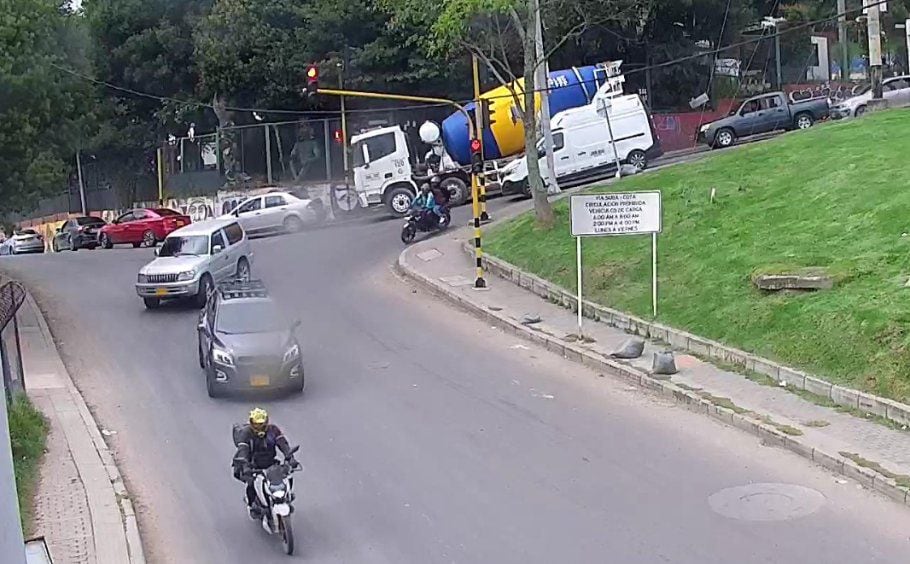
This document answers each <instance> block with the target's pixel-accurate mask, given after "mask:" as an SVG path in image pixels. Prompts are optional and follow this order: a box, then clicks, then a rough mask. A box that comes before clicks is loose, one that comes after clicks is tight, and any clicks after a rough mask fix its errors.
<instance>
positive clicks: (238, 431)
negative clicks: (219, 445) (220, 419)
mask: <svg viewBox="0 0 910 564" xmlns="http://www.w3.org/2000/svg"><path fill="white" fill-rule="evenodd" d="M244 427H245V425H243V424H242V423H234V425H233V426H232V427H231V435H232V438H233V439H234V446H235V447H236V446H237V445H239V444H240V439H242V438H243V436H242V434H243V428H244Z"/></svg>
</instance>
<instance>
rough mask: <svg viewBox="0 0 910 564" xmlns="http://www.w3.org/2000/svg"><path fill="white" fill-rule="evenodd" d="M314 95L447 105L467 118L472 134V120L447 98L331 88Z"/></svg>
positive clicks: (321, 89)
mask: <svg viewBox="0 0 910 564" xmlns="http://www.w3.org/2000/svg"><path fill="white" fill-rule="evenodd" d="M316 94H326V95H328V96H345V97H350V98H372V99H373V100H399V101H402V102H418V103H422V104H447V105H449V106H452V107H454V108H455V109H457V110H458V111H459V112H461V113H462V114H464V116H465V117H466V118H468V125H469V131H471V133H472V134H473V132H474V131H475V130H474V120H472V119H471V115H470V114H469V113H468V111H467V110H465V109H464V107H462V105H461V104H459V103H458V102H456V101H455V100H449V99H447V98H432V97H428V96H408V95H407V94H387V93H385V92H365V91H363V90H336V89H331V88H318V89H317V90H316Z"/></svg>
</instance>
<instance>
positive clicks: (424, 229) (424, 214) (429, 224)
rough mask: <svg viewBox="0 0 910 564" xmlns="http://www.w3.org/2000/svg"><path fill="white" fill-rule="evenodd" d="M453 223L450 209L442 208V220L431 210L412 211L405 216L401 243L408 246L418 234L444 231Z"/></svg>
mask: <svg viewBox="0 0 910 564" xmlns="http://www.w3.org/2000/svg"><path fill="white" fill-rule="evenodd" d="M451 223H452V216H451V215H449V208H448V207H443V208H442V220H441V221H440V217H439V216H438V215H436V214H435V213H433V212H432V211H429V210H414V209H412V210H410V211H409V212H408V215H407V216H405V222H404V226H403V227H402V228H401V242H402V243H404V244H405V245H407V244H408V243H410V242H411V241H413V240H414V237H416V236H417V232H418V231H419V232H421V233H429V232H431V231H443V230H445V229H446V228H447V227H448V226H449V225H450V224H451Z"/></svg>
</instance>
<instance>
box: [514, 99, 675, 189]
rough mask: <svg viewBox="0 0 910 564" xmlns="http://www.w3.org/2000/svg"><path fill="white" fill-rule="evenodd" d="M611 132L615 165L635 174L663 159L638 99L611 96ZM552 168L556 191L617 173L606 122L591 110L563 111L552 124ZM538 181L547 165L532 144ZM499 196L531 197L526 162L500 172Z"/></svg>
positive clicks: (591, 107) (540, 149) (540, 148)
mask: <svg viewBox="0 0 910 564" xmlns="http://www.w3.org/2000/svg"><path fill="white" fill-rule="evenodd" d="M608 111H609V116H610V127H611V128H612V130H613V138H614V140H615V143H616V151H617V152H618V153H619V160H620V161H621V163H623V164H629V165H632V166H634V167H635V168H637V169H639V170H644V169H645V168H646V167H647V166H648V163H649V162H650V161H651V160H653V159H655V158H657V157H659V156H660V155H661V154H662V151H661V149H660V140H659V139H658V138H657V134H656V133H655V132H654V128H653V126H652V124H651V118H650V116H648V112H647V110H646V109H645V106H644V104H643V103H642V101H641V98H640V97H639V96H638V95H635V94H631V95H628V96H616V97H614V98H612V99H611V104H610V105H609V109H608ZM550 126H551V128H552V132H553V162H554V165H555V167H556V181H557V182H558V183H559V184H560V186H561V187H565V186H566V185H569V184H571V183H574V182H578V181H581V180H584V179H586V178H589V177H590V178H593V177H597V176H601V175H604V174H605V173H608V172H611V171H615V170H616V157H615V156H614V154H613V146H612V144H611V142H610V130H609V129H607V121H606V119H605V118H604V116H603V114H602V113H601V112H598V110H597V107H596V105H595V104H588V105H587V106H582V107H580V108H571V109H568V110H565V111H562V112H560V113H558V114H556V116H554V117H553V119H552V120H551V123H550ZM537 150H538V159H539V161H538V162H539V163H540V173H541V176H542V177H543V178H544V181H546V178H547V177H548V174H547V168H546V167H547V159H546V157H545V155H544V151H543V140H542V139H541V140H540V142H539V143H538V144H537ZM500 178H501V181H502V191H503V194H518V193H523V194H525V195H530V186H529V184H528V163H527V160H526V157H522V158H520V159H516V160H515V161H513V162H511V163H509V164H508V165H506V166H505V167H503V169H502V170H501V172H500Z"/></svg>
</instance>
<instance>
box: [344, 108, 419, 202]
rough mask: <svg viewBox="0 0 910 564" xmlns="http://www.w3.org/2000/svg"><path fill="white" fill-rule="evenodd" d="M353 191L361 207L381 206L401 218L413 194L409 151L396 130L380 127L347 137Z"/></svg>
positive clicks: (402, 137) (401, 134)
mask: <svg viewBox="0 0 910 564" xmlns="http://www.w3.org/2000/svg"><path fill="white" fill-rule="evenodd" d="M351 152H352V155H353V168H354V189H355V190H356V191H357V197H358V199H359V200H360V205H361V206H362V207H368V206H371V205H377V204H384V205H386V206H387V207H388V208H389V209H390V211H391V212H393V213H395V214H398V215H404V214H405V213H406V212H407V211H408V208H409V207H410V206H411V201H412V200H413V199H414V196H415V195H416V194H417V184H416V183H415V182H414V179H413V177H412V175H413V170H412V168H411V162H410V157H411V154H410V151H409V150H408V142H407V138H406V137H405V134H404V131H402V130H401V128H400V127H398V126H397V125H396V126H392V127H381V128H378V129H373V130H369V131H365V132H363V133H360V134H358V135H354V136H353V137H351Z"/></svg>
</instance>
